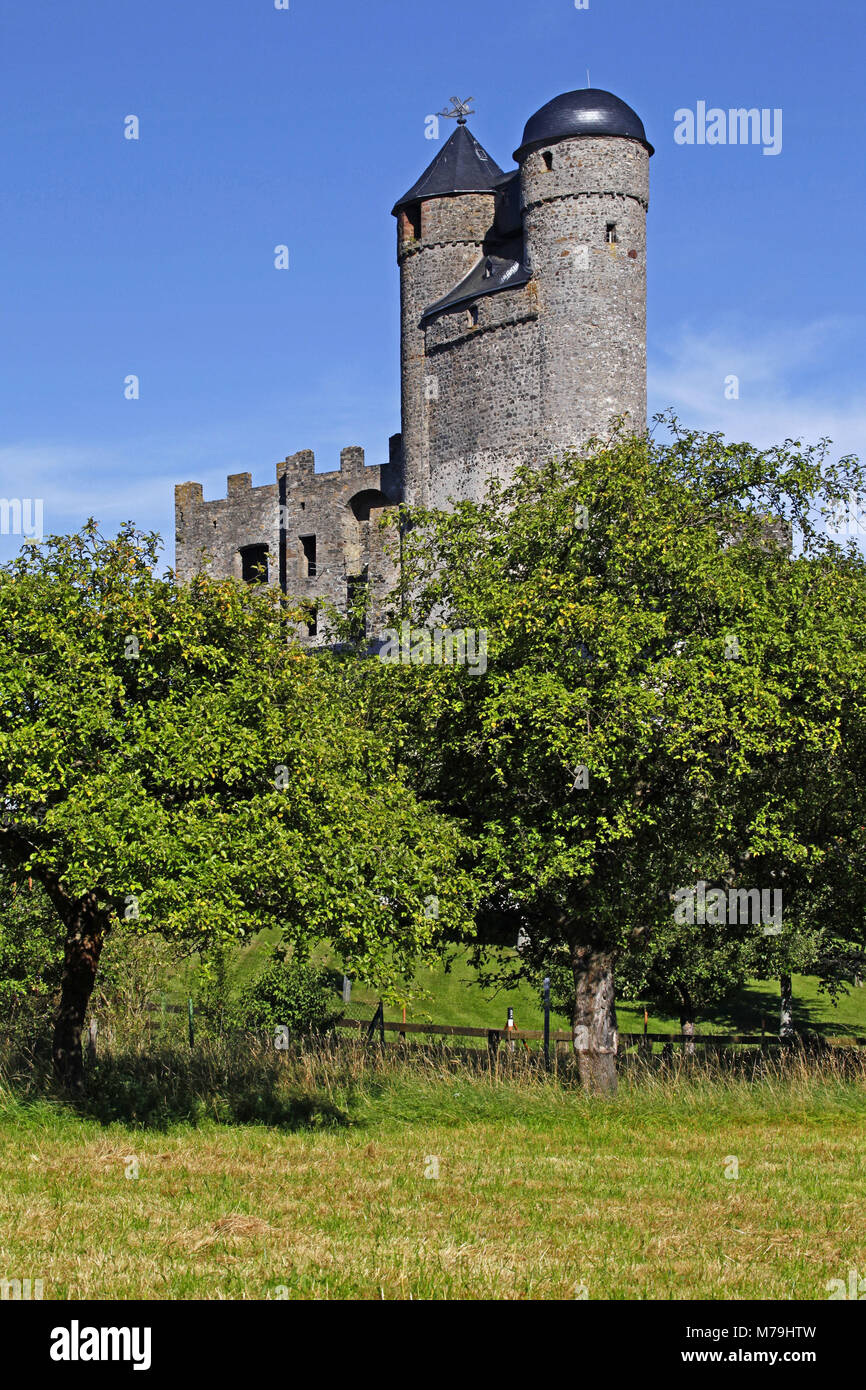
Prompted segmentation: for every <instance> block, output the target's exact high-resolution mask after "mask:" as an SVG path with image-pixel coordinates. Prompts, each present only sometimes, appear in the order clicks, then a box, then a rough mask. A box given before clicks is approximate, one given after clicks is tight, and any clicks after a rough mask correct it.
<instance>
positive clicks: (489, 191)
mask: <svg viewBox="0 0 866 1390" xmlns="http://www.w3.org/2000/svg"><path fill="white" fill-rule="evenodd" d="M455 114H456V113H455ZM502 177H503V173H502V170H501V169H500V168H499V165H498V164H497V163H496V161H495V160H493V159H491V157H490V155H489V154H488V153H487V151H486V150H485V149H484V148H483V147H482V146H481V145H480V144H479V143H478V141H477V140H476V139H475V137H474V135H472V133H471V132H470V131H469V130H468V129H467V127H466V118H465V115H463V114H462V113H461V114H460V115H459V116H458V126H457V129H456V130H455V131H454V134H453V135H452V136H451V138H450V139H449V140H448V142H447V143H446V144H445V145H444V146H443V148H442V149H441V150H440V151H439V153H438V154H437V156H436V158H435V159H434V160H433V162H432V164H430V166H429V167H428V168H427V169H426V170H425V171H424V173H423V174H422V175H421V177H420V179H418V181H417V183H415V184H413V186H412V188H410V189H409V192H408V193H406V194H404V196H403V197H402V198H401V199H400V200H399V201H398V202H397V203H396V204H395V206H394V209H393V212H394V216H395V217H396V218H397V260H398V262H399V265H400V308H401V380H402V407H403V458H404V479H405V495H406V500H407V501H408V502H410V503H414V504H419V503H420V504H423V503H424V502H425V501H426V500H427V479H428V472H429V470H428V462H427V443H426V441H427V426H428V411H429V406H430V405H431V404H432V403H435V400H436V398H437V390H436V385H437V383H436V378H435V375H434V374H431V373H430V372H429V371H428V366H427V362H426V358H425V345H424V331H423V328H422V324H421V320H422V317H423V315H424V313H425V311H426V310H427V309H428V308H429V307H430V305H432V304H434V303H435V302H436V301H437V300H439V299H441V298H442V297H443V295H445V294H447V293H448V292H449V291H450V290H452V289H453V287H454V285H456V284H457V283H458V281H460V280H462V279H463V278H464V276H465V275H467V274H468V272H469V271H470V270H471V269H472V267H473V266H474V265H475V264H476V262H477V261H478V258H479V256H480V254H481V248H482V245H483V243H484V239H485V237H486V235H487V233H488V231H489V229H490V225H491V223H492V221H493V215H494V207H495V201H496V185H497V183H498V182H499V181H500V180H501V179H502Z"/></svg>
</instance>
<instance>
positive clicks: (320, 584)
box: [175, 435, 402, 641]
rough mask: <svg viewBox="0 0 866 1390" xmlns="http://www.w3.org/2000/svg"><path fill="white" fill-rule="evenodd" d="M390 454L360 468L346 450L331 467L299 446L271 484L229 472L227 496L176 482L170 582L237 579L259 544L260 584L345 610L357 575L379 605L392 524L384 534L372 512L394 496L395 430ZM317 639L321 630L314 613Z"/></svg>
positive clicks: (359, 457)
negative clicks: (209, 495) (250, 549)
mask: <svg viewBox="0 0 866 1390" xmlns="http://www.w3.org/2000/svg"><path fill="white" fill-rule="evenodd" d="M390 455H391V456H390V459H389V461H388V463H387V464H382V465H380V466H372V467H367V466H366V464H365V460H364V450H363V449H359V448H355V447H353V448H348V449H344V450H343V451H342V453H341V455H340V467H339V469H338V470H337V469H335V470H334V471H332V472H327V473H316V471H315V457H314V455H313V453H312V452H311V451H309V450H303V451H301V452H300V453H297V454H293V455H291V456H290V457H288V458H286V459H285V460H283V461H282V462H281V463H279V464H278V465H277V470H276V472H277V480H276V482H275V483H268V484H266V485H264V486H262V487H253V486H252V480H251V476H250V474H249V473H240V474H234V475H232V476H231V477H230V478H229V480H228V496H227V497H225V498H219V499H216V500H214V501H207V502H206V501H205V500H204V497H203V494H202V488H201V485H200V484H199V483H182V484H181V485H180V486H179V487H177V488H175V537H176V539H175V546H176V560H175V569H176V573H177V577H178V580H179V581H181V582H184V581H187V580H189V579H191V578H192V576H193V575H194V574H196V573H198V572H199V571H201V570H205V571H207V572H208V573H210V574H211V575H213V576H214V577H215V578H235V579H237V580H240V579H241V578H242V564H243V557H242V551H243V549H244V548H245V547H247V546H254V545H265V546H267V550H268V574H267V582H268V583H269V584H270V585H272V586H275V587H278V588H279V589H280V590H281V591H282V592H283V593H285V594H287V595H289V596H292V597H296V598H299V599H301V600H303V601H305V602H308V603H309V604H310V605H317V604H321V603H322V601H323V600H330V601H331V602H332V603H333V604H334V605H335V606H336V607H337V608H338V609H339V610H340V611H345V609H346V605H347V590H348V587H349V585H350V582H351V581H352V580H354V579H357V578H365V579H366V580H367V581H368V582H369V585H370V592H371V595H372V597H373V599H374V600H375V601H376V603H378V602H379V601H381V598H382V595H383V594H384V593H385V592H386V591H387V590H388V589H390V588H391V587H392V586H393V584H394V583H395V580H396V568H395V566H394V562H393V560H392V558H391V557H390V555H389V553H388V551H389V545H390V544H391V543H392V542H393V540H394V531H393V528H391V529H390V532H385V533H383V532H382V530H381V528H380V527H379V525H378V520H379V518H380V517H382V515H383V514H384V513H385V512H387V510H388V508H389V507H391V506H393V505H394V504H395V503H398V502H399V501H400V500H401V496H402V455H401V449H400V436H399V435H395V436H394V437H393V438H392V440H391V446H390ZM305 539H306V541H307V545H306V548H305V545H304V540H305ZM313 551H314V555H315V559H314V562H313V563H311V554H312V553H313ZM315 637H316V640H318V641H323V640H325V638H326V637H327V628H326V626H325V625H324V622H323V620H322V619H320V623H319V631H318V632H317V633H316V634H315Z"/></svg>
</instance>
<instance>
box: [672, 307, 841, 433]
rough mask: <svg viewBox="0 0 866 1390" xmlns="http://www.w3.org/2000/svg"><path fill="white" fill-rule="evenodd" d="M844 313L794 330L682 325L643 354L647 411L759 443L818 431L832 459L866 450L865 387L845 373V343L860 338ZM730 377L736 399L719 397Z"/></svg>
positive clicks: (731, 325)
mask: <svg viewBox="0 0 866 1390" xmlns="http://www.w3.org/2000/svg"><path fill="white" fill-rule="evenodd" d="M862 336H863V325H862V323H860V322H859V321H857V320H855V319H853V318H851V319H844V318H833V319H822V320H817V321H815V322H812V323H807V324H802V325H798V326H797V327H796V328H795V329H791V330H789V329H787V328H786V327H771V328H767V329H764V330H757V331H756V330H755V328H754V326H753V325H749V326H745V325H743V324H742V323H740V324H722V325H717V326H714V327H712V328H710V329H707V330H705V331H701V332H699V331H697V330H695V329H694V328H692V327H690V326H684V327H683V328H682V329H681V330H680V331H679V333H678V334H677V335H676V337H675V338H674V339H673V341H672V342H670V343H669V344H666V345H665V346H664V347H662V348H660V349H657V350H656V351H654V352H653V353H652V355H651V358H650V369H649V393H650V402H651V407H650V408H651V411H653V412H655V411H659V410H663V409H666V408H667V407H668V406H673V408H674V409H675V411H676V413H677V415H678V416H679V417H680V419H681V420H682V422H683V424H685V425H690V426H694V427H696V428H699V429H708V430H721V431H722V432H723V433H724V434H725V435H726V436H728V437H729V438H731V439H748V440H749V441H750V442H751V443H754V444H756V445H758V446H759V447H762V448H763V447H766V446H768V445H771V444H781V443H782V441H783V440H785V439H788V438H797V439H802V440H803V442H804V443H809V442H814V441H817V440H819V439H822V438H824V437H829V438H830V439H832V441H833V448H832V454H833V456H834V457H839V456H841V455H843V454H850V453H855V454H859V455H860V456H861V457H862V456H863V455H864V454H866V393H864V392H863V391H862V390H857V391H854V390H852V389H850V388H848V387H847V386H846V385H845V384H840V383H845V382H846V379H849V378H850V361H851V356H850V354H849V353H848V351H847V344H848V343H849V342H851V341H852V340H855V341H856V340H857V339H858V338H859V339H860V340H862ZM732 376H736V377H737V378H738V381H739V399H731V400H729V399H726V397H725V385H726V380H727V379H728V378H730V377H732Z"/></svg>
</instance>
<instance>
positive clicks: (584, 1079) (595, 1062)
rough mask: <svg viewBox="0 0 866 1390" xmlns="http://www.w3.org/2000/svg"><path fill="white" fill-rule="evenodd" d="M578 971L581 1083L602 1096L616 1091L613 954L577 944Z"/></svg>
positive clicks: (576, 1017) (576, 1041)
mask: <svg viewBox="0 0 866 1390" xmlns="http://www.w3.org/2000/svg"><path fill="white" fill-rule="evenodd" d="M572 968H573V970H574V1029H573V1031H574V1051H575V1054H576V1056H577V1070H578V1075H579V1076H580V1080H581V1084H582V1085H583V1087H584V1089H585V1090H587V1091H594V1092H597V1093H598V1094H601V1095H614V1094H615V1092H616V1047H617V1030H616V996H615V991H614V981H613V956H611V955H610V954H608V953H607V952H604V951H599V950H597V949H596V948H595V947H592V946H582V947H577V948H575V950H574V953H573V955H572Z"/></svg>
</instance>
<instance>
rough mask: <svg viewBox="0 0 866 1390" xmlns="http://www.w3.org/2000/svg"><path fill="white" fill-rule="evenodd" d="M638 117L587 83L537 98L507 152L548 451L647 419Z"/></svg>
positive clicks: (643, 144)
mask: <svg viewBox="0 0 866 1390" xmlns="http://www.w3.org/2000/svg"><path fill="white" fill-rule="evenodd" d="M652 153H653V150H652V146H651V145H650V144H649V143H648V141H647V138H646V133H645V131H644V127H643V123H642V122H641V120H640V118H639V116H637V115H636V113H635V112H634V111H632V109H631V107H630V106H627V105H626V104H625V102H623V101H620V99H619V98H618V97H615V96H613V95H612V94H611V93H610V92H603V91H599V90H594V89H592V88H587V89H586V90H583V91H577V92H568V93H566V94H565V95H564V96H560V97H556V98H555V99H554V100H553V101H550V102H548V103H547V105H546V106H543V107H542V108H541V110H540V111H538V112H537V113H536V114H535V115H534V116H533V117H532V118H531V120H530V121H529V122H528V124H527V126H526V129H525V131H524V135H523V143H522V144H521V146H520V149H519V150H517V151H516V153H515V156H514V158H515V160H516V161H517V163H518V164H519V166H520V189H521V207H522V212H523V229H524V237H525V257H526V260H527V263H528V267H529V270H530V272H531V274H532V279H533V281H534V282H535V283H536V285H537V287H538V315H539V316H538V333H539V362H540V381H539V407H540V410H539V414H540V426H541V430H540V433H541V441H540V442H541V444H542V447H543V450H544V452H546V453H551V452H556V451H558V450H561V449H567V448H570V447H574V446H577V445H580V444H582V443H584V442H585V441H586V440H587V439H588V438H589V437H590V436H591V435H599V436H602V437H606V436H607V434H608V432H609V425H610V421H611V419H612V418H613V417H615V416H619V415H627V416H628V425H629V427H630V428H632V429H634V430H642V429H644V428H645V425H646V214H647V208H648V206H649V158H650V155H651V154H652Z"/></svg>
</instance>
